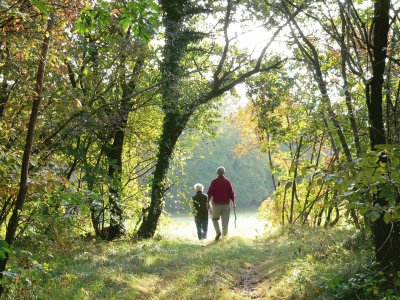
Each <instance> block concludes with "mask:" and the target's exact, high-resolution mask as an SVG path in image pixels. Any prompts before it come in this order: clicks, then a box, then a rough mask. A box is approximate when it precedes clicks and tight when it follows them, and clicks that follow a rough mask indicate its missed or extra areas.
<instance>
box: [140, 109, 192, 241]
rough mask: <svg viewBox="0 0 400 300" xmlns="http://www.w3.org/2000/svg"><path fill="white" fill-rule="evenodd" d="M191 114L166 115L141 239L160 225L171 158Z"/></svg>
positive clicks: (149, 236)
mask: <svg viewBox="0 0 400 300" xmlns="http://www.w3.org/2000/svg"><path fill="white" fill-rule="evenodd" d="M189 117H190V115H184V116H180V115H177V114H167V115H166V116H165V120H164V124H163V131H162V134H161V138H160V142H159V152H158V155H157V163H156V167H155V170H154V174H153V182H152V186H151V202H150V206H149V207H147V208H146V209H145V215H144V217H143V222H142V224H141V225H140V227H139V230H138V233H137V237H138V238H139V239H147V238H151V237H153V236H154V234H155V231H156V229H157V225H158V219H159V217H160V215H161V212H162V208H163V204H164V195H165V189H166V187H165V182H166V179H167V172H168V169H169V163H170V159H171V157H172V154H173V151H174V148H175V145H176V142H177V141H178V138H179V136H180V135H181V134H182V132H183V129H184V128H185V125H186V123H187V121H188V120H189Z"/></svg>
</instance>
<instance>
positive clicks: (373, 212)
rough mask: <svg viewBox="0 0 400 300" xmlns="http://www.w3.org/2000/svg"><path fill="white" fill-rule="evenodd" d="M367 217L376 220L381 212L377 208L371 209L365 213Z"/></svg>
mask: <svg viewBox="0 0 400 300" xmlns="http://www.w3.org/2000/svg"><path fill="white" fill-rule="evenodd" d="M365 216H366V217H367V218H369V219H370V220H371V221H372V222H375V221H376V220H378V219H379V217H380V216H381V214H380V213H379V212H378V211H377V210H370V211H369V212H367V213H366V214H365Z"/></svg>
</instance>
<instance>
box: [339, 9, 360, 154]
mask: <svg viewBox="0 0 400 300" xmlns="http://www.w3.org/2000/svg"><path fill="white" fill-rule="evenodd" d="M339 7H340V18H341V21H342V32H341V37H340V53H341V55H340V59H341V65H340V67H341V68H340V69H341V73H342V80H343V85H342V87H343V90H344V95H345V100H346V106H347V112H348V115H349V120H350V126H351V131H352V133H353V140H354V146H355V148H356V155H357V157H360V156H361V143H360V136H359V133H358V128H357V122H356V117H355V115H354V109H353V104H352V100H351V93H350V91H349V89H350V86H349V83H348V80H347V72H346V62H347V61H348V51H349V49H347V47H346V18H345V15H344V11H343V7H342V5H339Z"/></svg>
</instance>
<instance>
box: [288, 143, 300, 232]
mask: <svg viewBox="0 0 400 300" xmlns="http://www.w3.org/2000/svg"><path fill="white" fill-rule="evenodd" d="M302 144H303V137H300V141H299V144H298V145H297V151H296V154H295V158H294V163H295V166H294V174H293V181H292V197H291V199H290V214H289V224H292V223H293V211H294V197H295V194H296V179H297V169H298V166H299V158H300V150H301V147H302Z"/></svg>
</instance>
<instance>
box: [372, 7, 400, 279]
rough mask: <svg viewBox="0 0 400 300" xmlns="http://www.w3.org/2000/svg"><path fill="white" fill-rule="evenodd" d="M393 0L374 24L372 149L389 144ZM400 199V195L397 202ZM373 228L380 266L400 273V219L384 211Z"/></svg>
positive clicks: (376, 11)
mask: <svg viewBox="0 0 400 300" xmlns="http://www.w3.org/2000/svg"><path fill="white" fill-rule="evenodd" d="M389 10H390V0H381V1H375V4H374V20H375V23H374V27H373V37H372V39H373V56H374V61H373V64H372V80H371V82H370V84H369V85H370V88H371V89H370V93H369V86H368V85H367V96H369V98H368V97H367V99H366V100H367V106H368V116H369V133H370V142H371V148H372V149H375V146H377V145H380V144H385V143H386V138H385V132H384V124H383V105H382V98H383V96H382V88H383V74H384V72H385V61H386V56H387V55H386V49H387V45H388V32H389ZM374 198H375V205H376V204H379V205H380V206H381V207H384V206H385V205H387V204H388V203H387V201H386V199H385V198H382V197H379V195H378V194H376V195H375V197H374ZM399 202H400V198H397V203H399ZM372 231H373V235H374V242H375V255H376V259H377V261H378V262H379V264H380V267H381V268H382V270H384V272H385V273H386V274H396V273H397V272H398V271H399V267H400V255H399V253H400V222H399V221H395V222H390V223H388V224H387V223H386V222H385V221H384V219H383V213H381V215H380V217H379V218H378V219H377V220H376V221H375V222H374V223H373V225H372Z"/></svg>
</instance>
